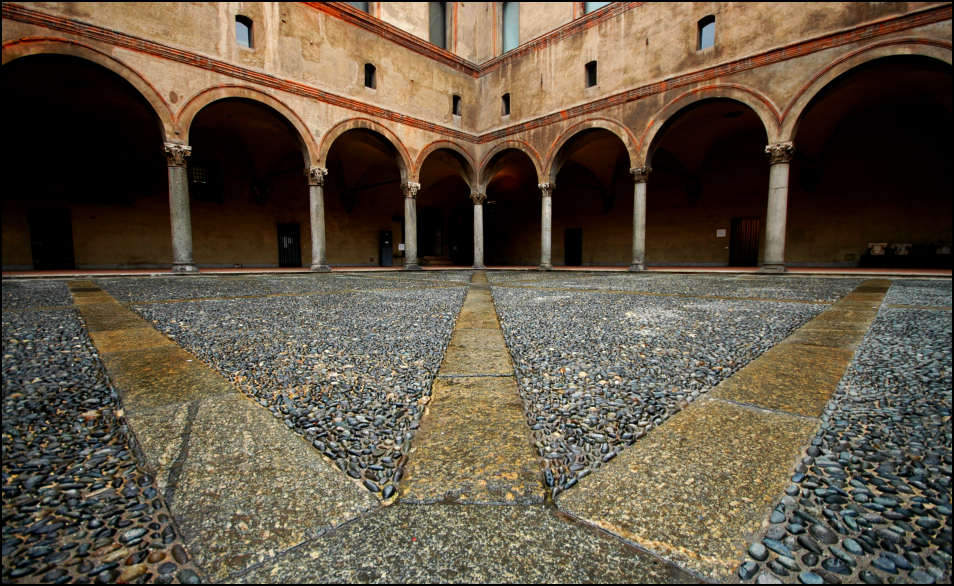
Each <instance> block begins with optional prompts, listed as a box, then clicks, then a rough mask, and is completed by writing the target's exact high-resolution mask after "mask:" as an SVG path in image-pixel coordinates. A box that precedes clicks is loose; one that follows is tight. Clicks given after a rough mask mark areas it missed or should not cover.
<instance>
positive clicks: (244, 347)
mask: <svg viewBox="0 0 954 586" xmlns="http://www.w3.org/2000/svg"><path fill="white" fill-rule="evenodd" d="M421 274H423V275H425V276H426V277H428V278H426V279H425V278H424V277H418V276H415V277H413V278H411V279H405V278H395V277H394V276H390V275H389V276H386V277H385V276H382V277H379V278H375V277H363V276H357V277H352V276H342V277H339V276H338V275H309V276H306V277H302V278H297V279H293V280H294V283H297V285H294V283H293V285H294V286H300V287H299V288H300V289H301V290H303V291H304V292H303V293H300V294H287V295H278V296H261V295H259V296H253V297H246V296H244V294H243V296H239V297H237V298H229V296H230V295H234V294H235V293H236V292H237V291H236V287H235V283H236V282H239V283H244V282H246V281H248V280H249V279H246V278H243V279H237V280H236V281H223V285H222V288H221V289H218V288H216V287H215V281H214V280H211V279H207V280H204V281H203V282H202V283H201V284H200V285H201V286H200V288H198V289H195V288H191V289H190V287H193V285H192V284H191V282H192V281H193V279H194V278H193V277H187V278H185V279H182V280H181V281H180V280H177V279H130V280H126V279H114V280H106V279H103V280H98V281H97V283H98V284H100V285H101V286H102V287H103V288H104V289H105V290H107V291H109V292H110V293H113V291H116V293H117V295H120V296H123V295H125V296H126V298H127V299H129V298H130V296H133V295H135V296H137V297H136V298H137V299H144V300H157V299H165V300H174V299H176V297H177V296H180V295H181V296H183V297H185V299H186V300H187V301H183V302H175V303H172V302H167V303H140V302H138V301H132V302H131V303H130V307H131V308H132V309H133V310H135V311H137V312H138V313H139V314H140V315H142V316H143V317H144V318H145V319H146V320H149V321H151V322H152V323H153V324H154V325H155V327H156V328H157V329H159V330H160V331H161V332H163V333H164V334H166V335H167V336H169V338H171V339H172V340H173V341H175V342H176V343H177V344H179V345H180V346H182V347H183V348H185V349H186V350H188V351H189V352H191V353H192V354H194V355H195V356H197V357H198V358H200V359H201V360H203V361H204V362H205V363H207V364H209V365H210V366H211V367H212V368H214V369H215V370H216V371H218V372H219V373H220V374H222V375H223V376H224V377H225V378H226V379H227V380H229V381H230V382H232V383H233V384H234V385H235V386H236V387H237V388H239V389H241V390H243V391H244V392H245V393H246V394H248V395H249V396H250V397H252V398H253V399H254V400H256V401H258V402H259V403H260V404H262V405H263V406H265V407H267V408H268V409H270V410H271V411H272V413H273V414H274V415H275V416H277V417H279V418H280V419H282V420H283V421H284V422H285V424H286V425H287V426H288V427H289V428H291V429H293V430H295V431H297V432H298V433H300V434H301V435H303V436H304V437H305V438H306V439H307V440H308V441H309V442H311V443H312V445H313V446H314V447H315V448H317V449H318V450H319V451H320V452H322V453H323V454H324V455H325V456H327V457H328V458H331V459H332V460H333V461H334V462H335V463H336V465H337V466H338V467H339V468H340V469H341V470H342V471H343V472H345V473H347V474H348V475H349V476H351V477H352V478H355V479H358V480H360V481H361V482H362V483H363V485H364V486H365V487H366V488H367V489H368V490H370V491H372V492H374V493H377V494H379V495H380V496H381V497H382V498H384V499H388V498H390V497H391V496H392V495H394V493H395V489H396V487H397V483H398V481H399V480H400V478H401V474H402V472H401V470H402V465H403V462H404V459H405V457H406V455H407V453H408V451H409V449H410V441H411V438H412V437H413V434H414V432H415V430H416V429H417V428H418V426H419V423H420V421H419V420H420V417H421V414H422V412H423V409H424V406H425V405H426V404H427V402H428V400H429V398H430V389H431V382H432V380H433V378H434V375H435V374H436V373H437V370H438V368H439V366H440V361H441V358H442V356H443V355H444V350H445V348H446V347H447V344H448V342H449V340H450V335H451V331H452V329H453V327H454V320H455V318H456V317H457V314H458V312H459V311H460V307H461V304H462V303H463V299H464V295H465V292H466V286H465V285H462V284H459V283H458V282H457V281H456V280H454V279H451V278H449V276H445V277H444V278H443V279H434V278H430V277H432V276H433V275H435V273H421ZM462 274H463V275H464V276H466V274H465V273H459V274H457V277H461V275H462ZM450 276H454V275H450ZM288 278H289V277H287V276H281V277H278V276H269V277H255V279H253V281H254V282H255V283H257V286H258V289H257V290H258V291H279V290H281V291H284V292H286V293H287V292H289V290H291V289H292V288H293V285H288V284H282V283H283V282H284V281H285V280H286V279H288ZM132 281H135V282H132ZM137 284H138V288H139V289H137V288H136V285H137ZM355 286H360V287H361V288H362V290H361V291H356V290H354V287H355ZM318 287H320V288H321V289H322V291H321V292H320V293H309V292H311V291H315V290H316V289H315V288H318ZM137 291H139V292H138V293H137ZM190 297H201V298H205V299H193V300H190V301H189V300H188V299H189V298H190Z"/></svg>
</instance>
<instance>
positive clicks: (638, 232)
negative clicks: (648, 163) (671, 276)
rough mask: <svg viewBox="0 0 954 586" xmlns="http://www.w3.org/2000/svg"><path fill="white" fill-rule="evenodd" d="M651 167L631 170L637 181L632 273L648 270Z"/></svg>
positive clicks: (634, 195)
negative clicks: (647, 246) (648, 196)
mask: <svg viewBox="0 0 954 586" xmlns="http://www.w3.org/2000/svg"><path fill="white" fill-rule="evenodd" d="M650 171H652V169H650V168H649V167H636V168H635V169H630V170H629V172H630V173H632V174H633V178H634V179H635V180H636V185H635V187H634V188H633V264H631V265H629V270H631V271H645V270H646V182H647V181H649V172H650Z"/></svg>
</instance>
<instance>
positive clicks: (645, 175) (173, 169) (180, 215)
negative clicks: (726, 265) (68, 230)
mask: <svg viewBox="0 0 954 586" xmlns="http://www.w3.org/2000/svg"><path fill="white" fill-rule="evenodd" d="M794 152H795V149H794V146H793V145H792V143H791V142H783V143H776V144H770V145H768V146H766V147H765V153H766V154H767V155H768V158H769V185H768V195H767V207H766V218H765V248H764V255H763V263H762V268H761V270H762V271H763V272H770V273H781V272H784V271H785V222H786V217H787V214H788V175H789V164H790V162H791V160H792V156H793V155H794ZM165 153H166V160H167V163H168V168H169V216H170V219H171V222H172V258H173V261H172V270H173V272H183V273H184V272H196V271H197V270H198V269H197V268H196V266H195V262H194V260H193V255H192V221H191V215H190V211H189V182H188V175H187V172H186V159H187V157H189V155H191V153H192V148H191V147H189V146H188V145H184V144H179V143H166V144H165ZM650 171H651V169H650V167H649V166H641V167H634V168H633V169H631V170H630V173H632V175H633V179H634V187H633V247H632V263H631V264H630V267H629V269H630V270H631V271H642V270H645V269H646V197H647V184H648V182H649V175H650ZM305 174H306V176H307V178H308V195H309V209H310V215H311V218H310V219H311V258H312V263H311V270H313V271H318V272H327V271H329V270H331V269H330V267H329V265H328V261H327V249H326V246H325V206H324V184H325V177H326V176H327V175H328V169H326V168H324V167H309V168H307V169H305ZM538 188H539V189H540V202H541V204H540V217H541V229H540V265H539V268H540V269H541V270H549V269H552V268H553V262H552V259H551V251H552V225H553V190H554V188H555V185H554V184H553V183H552V182H541V183H539V184H538ZM401 189H402V191H403V193H404V243H405V253H404V254H405V257H404V258H405V260H404V268H405V270H417V269H420V266H419V265H418V258H417V194H418V192H419V191H420V189H421V185H420V183H415V182H405V183H403V184H402V185H401ZM470 197H471V201H472V202H473V204H474V265H473V266H474V268H484V225H483V208H484V203H485V202H486V201H487V194H486V193H481V192H478V191H474V192H472V193H471V195H470Z"/></svg>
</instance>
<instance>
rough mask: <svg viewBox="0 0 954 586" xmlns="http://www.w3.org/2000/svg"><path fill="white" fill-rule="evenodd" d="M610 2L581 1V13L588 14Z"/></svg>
mask: <svg viewBox="0 0 954 586" xmlns="http://www.w3.org/2000/svg"><path fill="white" fill-rule="evenodd" d="M609 4H611V3H610V2H584V3H583V14H589V13H591V12H594V11H596V10H599V9H600V8H602V7H604V6H607V5H609Z"/></svg>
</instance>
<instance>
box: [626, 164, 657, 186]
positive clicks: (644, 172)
mask: <svg viewBox="0 0 954 586" xmlns="http://www.w3.org/2000/svg"><path fill="white" fill-rule="evenodd" d="M651 171H652V168H651V167H649V166H646V167H634V168H632V169H630V170H629V172H630V173H632V174H633V179H635V180H636V183H646V182H647V181H648V180H649V173H650V172H651Z"/></svg>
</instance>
